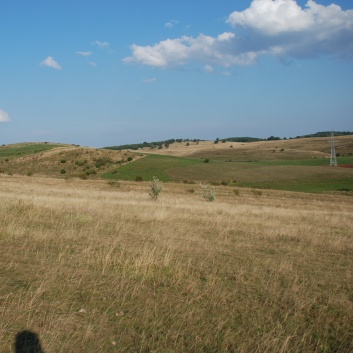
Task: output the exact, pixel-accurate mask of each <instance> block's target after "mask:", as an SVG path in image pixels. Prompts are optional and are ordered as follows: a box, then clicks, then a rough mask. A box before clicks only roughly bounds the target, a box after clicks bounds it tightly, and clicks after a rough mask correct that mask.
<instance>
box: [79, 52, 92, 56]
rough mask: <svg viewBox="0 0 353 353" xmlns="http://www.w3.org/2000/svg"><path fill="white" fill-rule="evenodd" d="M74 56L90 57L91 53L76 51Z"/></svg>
mask: <svg viewBox="0 0 353 353" xmlns="http://www.w3.org/2000/svg"><path fill="white" fill-rule="evenodd" d="M76 54H78V55H81V56H91V55H92V52H91V51H77V52H76Z"/></svg>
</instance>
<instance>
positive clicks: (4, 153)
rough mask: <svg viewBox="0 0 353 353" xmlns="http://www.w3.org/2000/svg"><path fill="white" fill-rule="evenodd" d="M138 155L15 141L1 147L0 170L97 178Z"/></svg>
mask: <svg viewBox="0 0 353 353" xmlns="http://www.w3.org/2000/svg"><path fill="white" fill-rule="evenodd" d="M137 158H139V156H137V155H135V154H132V153H130V152H128V151H110V150H103V149H95V148H88V147H79V146H73V145H60V144H45V143H32V144H17V145H9V146H2V147H0V172H2V173H4V174H19V175H28V176H32V175H42V176H44V175H45V176H53V177H60V178H72V177H80V178H81V179H87V178H91V179H92V178H99V177H100V176H101V175H102V174H104V173H106V172H107V171H108V170H109V171H111V172H114V170H116V169H117V168H119V167H120V166H122V165H124V164H126V163H128V162H130V161H132V160H133V159H137Z"/></svg>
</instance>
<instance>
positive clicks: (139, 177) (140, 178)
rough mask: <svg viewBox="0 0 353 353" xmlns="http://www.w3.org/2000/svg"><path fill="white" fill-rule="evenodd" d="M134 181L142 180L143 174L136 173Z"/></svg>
mask: <svg viewBox="0 0 353 353" xmlns="http://www.w3.org/2000/svg"><path fill="white" fill-rule="evenodd" d="M135 181H143V176H142V175H138V176H137V177H136V178H135Z"/></svg>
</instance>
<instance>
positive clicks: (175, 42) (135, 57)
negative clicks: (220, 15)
mask: <svg viewBox="0 0 353 353" xmlns="http://www.w3.org/2000/svg"><path fill="white" fill-rule="evenodd" d="M234 38H235V35H234V36H232V35H230V33H228V32H227V33H223V34H221V35H219V36H218V37H217V38H213V37H211V36H206V35H204V34H200V35H199V36H198V37H196V38H194V37H188V36H183V37H181V38H177V39H167V40H164V41H161V42H159V43H157V44H155V45H153V46H139V45H136V44H133V45H132V46H131V49H132V56H130V57H127V58H125V59H123V61H124V62H125V63H142V64H145V65H149V66H155V67H160V68H165V67H168V66H178V65H185V64H187V63H189V62H191V61H200V62H205V63H207V64H208V65H212V64H214V65H222V66H226V67H229V66H232V65H249V64H251V63H252V62H253V60H254V58H255V55H254V53H251V52H243V53H239V55H234V53H233V45H235V43H233V45H229V44H230V43H231V42H232V41H233V40H234Z"/></svg>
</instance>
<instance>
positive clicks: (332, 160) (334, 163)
mask: <svg viewBox="0 0 353 353" xmlns="http://www.w3.org/2000/svg"><path fill="white" fill-rule="evenodd" d="M330 166H331V167H337V159H336V149H335V138H334V135H333V130H332V132H331V156H330Z"/></svg>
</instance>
